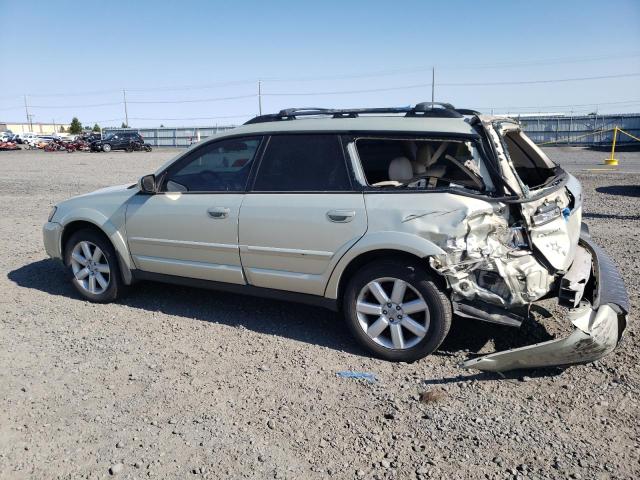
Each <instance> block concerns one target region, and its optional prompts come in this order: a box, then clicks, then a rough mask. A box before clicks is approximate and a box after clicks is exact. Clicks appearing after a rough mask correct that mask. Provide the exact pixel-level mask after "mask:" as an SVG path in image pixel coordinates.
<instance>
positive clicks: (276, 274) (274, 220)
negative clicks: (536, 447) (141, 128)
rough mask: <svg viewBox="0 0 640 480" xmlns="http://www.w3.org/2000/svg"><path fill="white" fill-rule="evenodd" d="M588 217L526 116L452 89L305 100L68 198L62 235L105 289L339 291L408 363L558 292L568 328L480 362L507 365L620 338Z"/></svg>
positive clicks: (367, 327)
mask: <svg viewBox="0 0 640 480" xmlns="http://www.w3.org/2000/svg"><path fill="white" fill-rule="evenodd" d="M581 216H582V192H581V187H580V184H579V183H578V181H577V180H576V179H575V178H574V177H573V176H571V175H570V174H568V173H567V172H565V171H564V170H563V169H562V168H560V167H559V166H558V165H556V164H555V163H553V162H552V161H551V160H550V159H549V158H548V157H547V155H545V153H544V152H543V151H542V150H540V149H539V148H538V147H537V146H536V145H535V144H534V143H533V142H532V141H531V140H530V139H529V138H528V137H527V136H526V135H525V134H524V133H523V132H522V130H521V129H520V127H519V125H518V124H517V123H516V122H514V121H513V120H510V119H507V118H501V117H488V116H483V115H480V114H479V113H478V112H474V111H471V110H463V109H455V108H454V107H453V106H452V105H450V104H434V103H421V104H417V105H415V106H414V107H406V108H404V107H403V108H373V109H350V110H335V109H289V110H283V111H281V112H279V113H277V114H270V115H263V116H259V117H256V118H254V119H252V120H250V121H249V122H247V123H246V124H245V125H243V126H241V127H238V128H236V129H233V130H229V131H226V132H224V133H222V134H220V135H216V136H214V137H210V138H208V139H206V140H204V141H202V142H199V143H198V144H196V145H194V146H192V147H191V148H190V149H189V150H187V151H185V152H183V153H180V154H179V155H178V156H176V157H175V158H174V159H172V160H171V161H169V162H167V163H166V164H165V165H163V166H162V167H161V168H159V169H158V170H157V171H156V172H154V173H152V174H149V175H145V176H144V177H142V178H141V179H140V180H139V182H138V183H137V184H134V185H131V184H129V185H122V186H117V187H110V188H105V189H102V190H98V191H96V192H93V193H89V194H86V195H81V196H78V197H74V198H71V199H69V200H66V201H64V202H62V203H60V204H58V205H57V206H56V207H54V209H53V211H52V212H51V214H50V216H49V221H48V222H47V223H46V224H45V226H44V244H45V247H46V250H47V252H48V254H49V255H50V256H51V257H54V258H58V259H61V260H62V261H63V262H64V264H65V266H66V267H67V268H68V269H69V271H70V273H71V274H72V277H71V278H72V280H71V281H72V282H73V285H74V286H75V287H76V289H77V290H78V291H79V292H80V294H81V295H82V296H84V297H85V298H87V299H88V300H91V301H95V302H110V301H113V300H115V299H116V298H117V297H118V296H119V295H120V294H121V293H122V290H123V288H124V287H125V286H126V285H130V284H132V283H134V282H135V281H137V280H157V281H163V282H172V283H178V284H186V285H194V286H197V287H211V288H214V289H218V290H223V291H231V292H240V293H243V292H244V293H248V294H254V295H262V296H269V297H274V298H280V299H284V300H293V301H302V302H307V303H312V304H317V305H322V306H325V307H328V308H332V309H335V310H338V311H340V312H342V314H343V315H344V318H345V321H346V325H347V326H348V328H349V329H350V330H351V332H352V333H353V336H354V337H355V339H356V340H357V341H358V342H360V343H361V344H362V345H363V346H364V347H365V348H366V349H368V350H369V351H370V352H371V353H372V354H373V355H376V356H378V357H381V358H384V359H387V360H392V361H415V360H418V359H420V358H422V357H424V356H426V355H428V354H430V353H432V352H433V351H434V350H436V349H437V348H438V346H439V345H440V344H441V342H442V341H443V340H444V338H445V337H446V335H447V333H448V331H449V327H450V325H451V320H452V315H453V314H456V315H458V316H462V317H467V318H471V319H475V320H478V321H483V322H492V323H498V324H502V325H510V326H513V327H519V326H520V325H521V323H522V322H523V321H525V320H527V317H528V314H527V312H528V307H530V306H531V304H533V303H534V302H536V301H538V300H540V299H542V298H548V297H551V296H552V297H556V298H557V300H558V302H559V303H560V304H561V305H562V306H565V307H568V310H567V312H568V314H567V319H566V320H567V322H571V323H572V324H573V325H574V326H575V330H574V331H573V333H572V334H571V335H569V336H568V337H567V338H561V339H557V340H552V341H549V342H545V343H539V344H534V345H530V346H526V347H523V348H517V349H513V350H507V351H503V352H497V353H493V354H489V355H485V356H482V357H478V358H474V359H470V360H468V361H467V362H465V363H464V364H463V366H464V367H466V368H475V369H480V370H491V371H503V370H509V369H514V368H528V367H543V366H552V365H569V364H575V363H584V362H589V361H593V360H596V359H598V358H600V357H602V356H603V355H606V354H608V353H610V352H611V351H612V350H613V349H614V348H615V347H616V345H617V344H618V342H619V341H620V338H621V336H622V333H623V331H624V330H625V327H626V321H627V314H628V312H629V300H628V297H627V293H626V291H625V287H624V285H623V283H622V279H621V276H620V274H619V273H618V271H617V269H616V267H615V266H614V264H613V263H612V261H611V259H610V258H609V257H608V256H607V255H606V253H605V252H604V251H603V250H602V249H601V248H600V247H598V246H597V245H596V244H595V243H594V242H593V240H592V239H591V238H590V236H589V233H588V229H587V227H586V226H585V225H584V224H583V223H582V221H581Z"/></svg>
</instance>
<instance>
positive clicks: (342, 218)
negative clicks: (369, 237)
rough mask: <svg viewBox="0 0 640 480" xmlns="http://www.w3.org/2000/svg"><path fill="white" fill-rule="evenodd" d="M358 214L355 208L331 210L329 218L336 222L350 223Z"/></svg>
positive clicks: (328, 213)
mask: <svg viewBox="0 0 640 480" xmlns="http://www.w3.org/2000/svg"><path fill="white" fill-rule="evenodd" d="M355 216H356V212H355V211H353V210H329V211H328V212H327V218H328V219H329V220H330V221H332V222H335V223H348V222H350V221H351V220H353V217H355Z"/></svg>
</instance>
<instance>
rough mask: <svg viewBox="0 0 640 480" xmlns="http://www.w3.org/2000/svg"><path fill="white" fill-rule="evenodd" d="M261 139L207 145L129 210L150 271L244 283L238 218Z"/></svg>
mask: <svg viewBox="0 0 640 480" xmlns="http://www.w3.org/2000/svg"><path fill="white" fill-rule="evenodd" d="M259 144H260V138H259V137H247V138H240V139H227V140H220V141H218V142H213V143H208V144H205V145H203V146H202V147H201V148H198V149H195V150H193V151H192V152H190V153H189V154H187V155H186V156H185V157H183V158H182V159H179V160H178V161H176V162H175V163H174V164H172V165H171V166H169V167H168V169H167V170H166V171H165V172H164V173H162V174H160V175H159V176H158V182H159V187H158V189H159V192H158V193H157V194H155V195H145V194H139V195H135V196H134V197H133V198H132V199H131V200H130V202H129V204H128V206H127V212H126V232H127V240H128V243H129V249H130V251H131V255H132V257H133V261H134V263H135V265H136V268H138V269H140V270H144V271H147V272H153V273H161V274H167V275H177V276H182V277H190V278H197V279H204V280H212V281H220V282H227V283H236V284H244V283H246V282H245V279H244V275H243V272H242V266H241V263H240V254H239V249H238V216H239V212H240V206H241V204H242V201H243V198H244V191H245V187H246V183H247V179H248V178H249V172H250V170H251V164H252V162H253V159H254V157H255V154H256V151H257V149H258V145H259Z"/></svg>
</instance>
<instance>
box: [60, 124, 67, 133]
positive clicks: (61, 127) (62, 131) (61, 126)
mask: <svg viewBox="0 0 640 480" xmlns="http://www.w3.org/2000/svg"><path fill="white" fill-rule="evenodd" d="M65 131H66V130H65V129H64V125H60V133H64V132H65Z"/></svg>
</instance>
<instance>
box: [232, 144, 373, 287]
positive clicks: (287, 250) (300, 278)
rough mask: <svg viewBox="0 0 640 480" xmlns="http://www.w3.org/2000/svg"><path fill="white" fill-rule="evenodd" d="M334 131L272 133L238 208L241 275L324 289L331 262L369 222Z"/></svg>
mask: <svg viewBox="0 0 640 480" xmlns="http://www.w3.org/2000/svg"><path fill="white" fill-rule="evenodd" d="M349 177H350V176H349V174H348V169H347V165H346V161H345V157H344V154H343V150H342V145H341V144H340V140H339V138H338V136H337V135H302V134H301V135H274V136H272V137H271V138H270V139H269V142H268V144H267V146H266V150H265V153H264V155H263V156H262V160H261V162H260V166H259V168H258V172H257V174H256V178H255V181H254V185H253V188H252V189H251V190H250V191H249V192H248V193H247V195H246V197H245V199H244V202H243V203H242V208H241V210H240V235H239V243H240V256H241V258H242V265H243V267H244V271H245V274H246V276H247V282H248V283H249V284H251V285H255V286H258V287H266V288H273V289H280V290H288V291H292V292H300V293H308V294H314V295H323V294H324V290H325V287H326V284H327V281H328V278H329V276H330V275H331V272H332V270H333V267H334V266H335V264H336V263H337V262H338V260H339V259H340V258H341V257H342V255H343V254H344V253H345V252H346V251H347V250H348V249H349V248H350V247H351V246H352V245H353V244H354V243H355V242H356V241H358V239H360V238H361V237H362V236H363V235H364V233H365V231H366V228H367V218H366V212H365V206H364V199H363V195H362V192H361V191H358V190H357V189H352V185H351V180H350V178H349Z"/></svg>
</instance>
